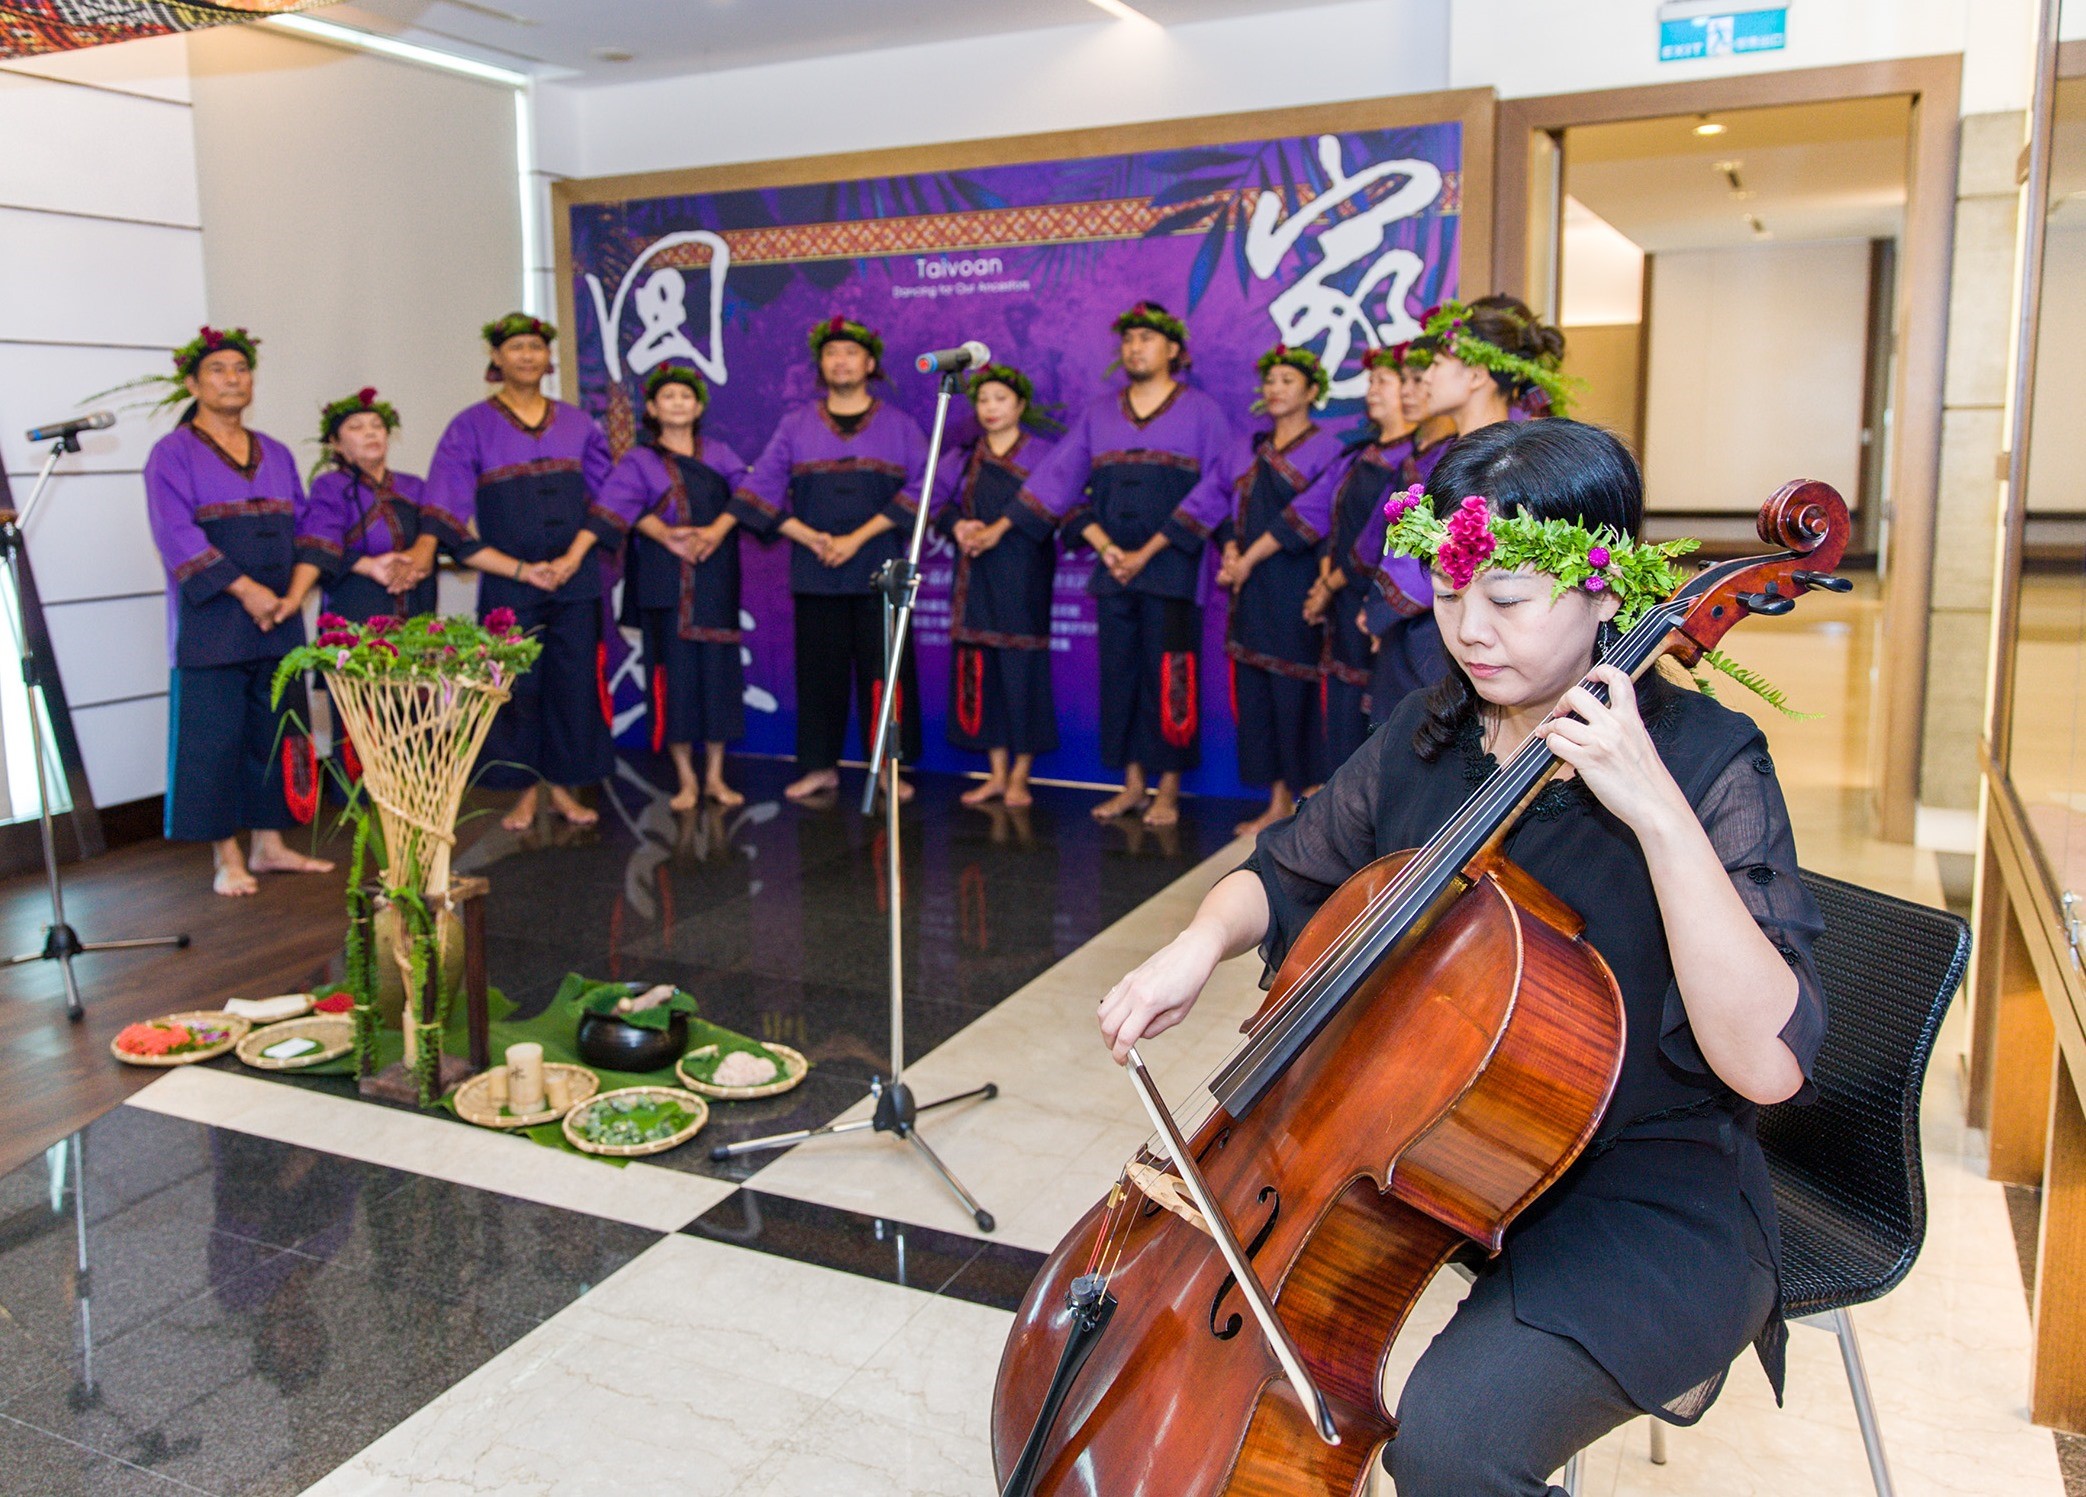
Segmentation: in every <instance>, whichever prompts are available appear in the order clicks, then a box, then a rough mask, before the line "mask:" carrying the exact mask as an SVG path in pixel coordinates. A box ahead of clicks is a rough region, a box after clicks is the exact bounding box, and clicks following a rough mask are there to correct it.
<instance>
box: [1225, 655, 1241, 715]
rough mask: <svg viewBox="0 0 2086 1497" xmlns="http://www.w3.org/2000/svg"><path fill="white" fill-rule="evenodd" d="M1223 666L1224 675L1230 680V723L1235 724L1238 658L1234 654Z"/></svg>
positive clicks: (1237, 709) (1237, 695)
mask: <svg viewBox="0 0 2086 1497" xmlns="http://www.w3.org/2000/svg"><path fill="white" fill-rule="evenodd" d="M1224 665H1225V674H1226V675H1227V676H1228V677H1229V678H1230V681H1231V720H1232V721H1233V722H1234V723H1235V722H1237V721H1238V720H1239V658H1238V656H1237V655H1236V654H1234V655H1233V656H1232V657H1231V659H1229V660H1227V661H1225V662H1224Z"/></svg>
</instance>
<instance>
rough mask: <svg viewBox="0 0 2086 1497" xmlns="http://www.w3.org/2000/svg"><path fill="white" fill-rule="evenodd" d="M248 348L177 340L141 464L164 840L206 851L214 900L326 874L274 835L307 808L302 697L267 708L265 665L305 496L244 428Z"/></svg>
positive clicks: (272, 656)
mask: <svg viewBox="0 0 2086 1497" xmlns="http://www.w3.org/2000/svg"><path fill="white" fill-rule="evenodd" d="M257 349H258V340H256V339H255V338H253V337H251V336H250V335H249V334H248V333H247V331H246V329H244V328H231V329H228V330H226V331H222V332H220V331H219V330H217V329H216V328H209V327H206V328H204V329H203V330H202V333H201V335H200V336H199V337H197V338H196V339H194V340H193V341H191V342H190V343H188V344H186V345H185V346H183V347H181V348H179V349H176V350H175V351H174V369H175V371H176V372H175V374H174V375H172V376H168V377H166V378H165V381H164V382H165V383H168V384H172V385H174V386H176V387H177V393H175V394H173V395H170V396H169V397H168V401H167V403H168V404H172V403H174V402H176V401H178V400H179V399H180V398H181V393H180V392H185V393H186V395H187V396H188V399H189V404H188V408H187V409H186V410H184V411H183V412H182V414H181V422H180V424H179V425H178V426H176V427H175V428H174V430H173V431H171V432H170V433H168V434H167V435H166V436H164V437H161V438H160V439H159V441H158V442H156V443H154V444H153V448H152V452H151V455H150V456H149V457H147V458H146V460H145V509H146V515H147V518H148V519H149V520H150V522H151V526H152V539H153V541H154V542H155V543H156V544H157V545H158V547H159V555H160V560H161V562H162V563H163V564H164V566H165V567H166V573H167V644H168V649H169V654H170V656H171V662H170V663H171V665H172V667H173V681H172V691H171V693H170V695H171V702H170V704H169V713H170V726H171V729H172V732H171V735H170V736H171V742H170V743H169V744H168V750H167V803H166V835H167V838H168V840H169V841H183V842H209V843H211V844H212V852H213V854H214V856H215V859H216V865H217V868H216V878H215V887H216V889H217V892H218V893H220V894H252V893H254V892H255V891H256V889H257V888H258V887H259V885H258V884H257V883H256V882H255V880H254V877H253V876H254V874H256V873H273V872H285V873H324V872H326V871H328V870H330V869H331V868H332V867H333V865H332V864H331V863H329V862H327V861H326V860H325V859H323V858H313V857H306V856H304V855H303V854H301V853H297V852H293V851H292V850H291V849H290V848H289V847H288V846H286V845H285V844H284V842H283V839H282V833H283V830H284V829H285V828H287V827H289V826H291V825H294V824H295V823H296V822H298V821H300V820H302V821H309V820H311V818H312V815H313V814H314V813H315V812H316V810H317V808H318V766H317V763H316V761H315V760H314V758H313V757H312V754H311V744H310V740H309V739H307V738H305V737H304V736H303V734H302V733H301V732H299V731H298V730H297V728H296V727H295V725H294V723H295V719H294V718H293V717H292V713H293V712H295V713H298V714H300V715H301V714H302V713H303V707H304V703H303V696H302V693H301V692H292V693H290V694H289V695H287V696H286V697H285V700H284V705H283V707H282V708H281V710H279V711H278V710H277V709H276V707H275V706H274V705H273V703H272V701H271V697H272V687H273V679H274V676H275V666H276V662H277V661H279V660H280V659H282V657H283V656H285V655H287V654H288V653H289V652H290V651H292V650H294V649H296V648H297V647H298V646H299V645H301V644H303V643H304V620H303V618H302V616H301V615H300V614H299V612H298V606H297V601H296V600H293V599H292V598H290V597H289V596H288V593H289V589H290V575H291V572H292V571H293V569H294V567H295V560H296V559H295V549H294V548H295V536H296V531H297V528H298V524H299V521H300V520H301V518H302V516H303V512H304V507H305V499H304V485H303V483H302V482H301V481H300V480H299V479H298V476H297V462H296V459H295V458H293V457H292V456H291V455H290V449H289V448H287V447H285V446H283V444H282V443H280V442H278V441H276V440H275V439H274V438H273V437H267V436H263V435H262V434H261V433H260V432H257V431H251V430H249V429H248V428H247V427H246V425H245V423H244V415H245V411H246V408H247V407H248V406H249V405H251V404H252V403H253V368H254V362H255V359H256V357H257ZM293 795H294V796H295V798H296V799H295V802H294V803H293V801H292V796H293ZM243 827H250V828H252V829H253V850H252V854H251V856H247V855H245V854H242V853H241V851H240V847H239V836H238V834H239V831H240V829H241V828H243Z"/></svg>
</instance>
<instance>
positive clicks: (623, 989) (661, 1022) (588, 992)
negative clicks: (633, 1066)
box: [552, 972, 695, 1030]
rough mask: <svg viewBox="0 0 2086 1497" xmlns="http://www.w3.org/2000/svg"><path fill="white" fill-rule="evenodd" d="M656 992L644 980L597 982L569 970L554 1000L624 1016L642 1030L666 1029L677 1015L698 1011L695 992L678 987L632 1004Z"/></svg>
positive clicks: (584, 1010)
mask: <svg viewBox="0 0 2086 1497" xmlns="http://www.w3.org/2000/svg"><path fill="white" fill-rule="evenodd" d="M661 986H662V987H663V986H664V984H662V985H661ZM654 991H656V990H655V989H650V988H648V986H647V984H645V983H641V982H595V981H593V980H591V979H589V978H585V977H582V976H580V975H579V974H578V973H577V972H568V973H566V974H565V980H564V981H563V982H562V983H560V984H558V996H557V997H556V998H555V999H554V1000H552V1001H553V1002H554V1003H560V1004H563V1003H572V1002H577V1003H578V1004H579V1008H580V1012H582V1013H588V1014H599V1015H602V1016H603V1017H605V1018H613V1019H621V1020H622V1021H623V1022H624V1023H625V1024H634V1025H636V1026H637V1027H638V1028H639V1029H659V1030H664V1029H666V1028H667V1027H668V1026H669V1025H671V1024H672V1023H673V1020H674V1015H676V1014H688V1015H691V1016H692V1015H693V1014H694V1013H695V995H694V994H693V993H684V992H682V991H681V990H680V989H679V988H675V989H674V990H673V992H672V994H671V996H665V997H662V998H660V999H659V1000H657V1001H653V1002H649V1003H647V1004H646V1005H645V1006H644V1007H642V1008H636V1007H634V1006H633V1005H634V1004H635V1003H636V1002H637V1001H638V1000H639V999H640V998H650V997H651V994H652V992H654Z"/></svg>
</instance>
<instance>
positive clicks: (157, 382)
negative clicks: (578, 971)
mask: <svg viewBox="0 0 2086 1497" xmlns="http://www.w3.org/2000/svg"><path fill="white" fill-rule="evenodd" d="M228 348H229V349H231V350H233V351H234V352H236V353H242V354H244V355H246V367H247V368H249V369H251V368H253V367H254V366H255V365H256V364H258V363H260V362H261V352H260V350H261V340H260V339H259V338H256V337H255V336H254V335H253V334H252V333H249V332H248V331H247V330H246V329H245V328H243V327H227V328H215V327H210V326H209V325H207V324H206V325H204V326H203V327H200V328H198V329H196V335H195V336H194V337H193V338H191V339H189V340H188V341H187V342H186V343H184V344H182V345H181V346H180V347H179V348H177V349H175V350H174V372H173V373H172V374H146V375H140V376H139V377H138V378H136V379H132V380H125V381H124V382H123V383H122V384H120V385H117V386H115V387H114V388H112V389H108V390H98V391H96V392H95V393H94V394H92V395H89V396H88V397H87V398H86V400H83V401H81V402H80V403H81V404H82V405H85V404H87V403H89V402H91V401H96V400H102V399H105V398H106V397H108V396H110V395H120V394H122V393H123V392H124V391H125V390H148V389H151V388H153V387H155V386H157V387H159V390H160V394H159V398H158V399H156V400H136V401H129V402H126V403H125V404H124V405H123V407H122V408H123V409H124V410H126V411H135V410H141V409H143V410H154V411H159V410H165V409H166V408H167V407H168V406H170V405H179V404H181V402H182V401H184V400H186V399H188V385H187V383H186V381H188V380H189V379H190V378H192V377H193V376H194V374H195V372H196V370H197V369H199V368H201V367H202V364H203V360H205V359H207V358H209V357H210V355H212V354H214V353H222V352H224V351H225V350H226V349H228Z"/></svg>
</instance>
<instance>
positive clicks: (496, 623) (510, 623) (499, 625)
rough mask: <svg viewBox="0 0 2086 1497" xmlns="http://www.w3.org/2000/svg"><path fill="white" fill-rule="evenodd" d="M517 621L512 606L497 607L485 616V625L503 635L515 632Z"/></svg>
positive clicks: (495, 632) (493, 631)
mask: <svg viewBox="0 0 2086 1497" xmlns="http://www.w3.org/2000/svg"><path fill="white" fill-rule="evenodd" d="M516 622H517V620H516V619H515V616H514V610H513V609H511V608H495V609H493V610H492V612H490V613H488V614H487V615H486V616H485V627H486V628H487V629H488V630H489V631H491V632H492V633H494V634H498V635H501V636H503V637H504V636H506V635H509V634H512V633H513V632H514V626H515V624H516Z"/></svg>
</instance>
